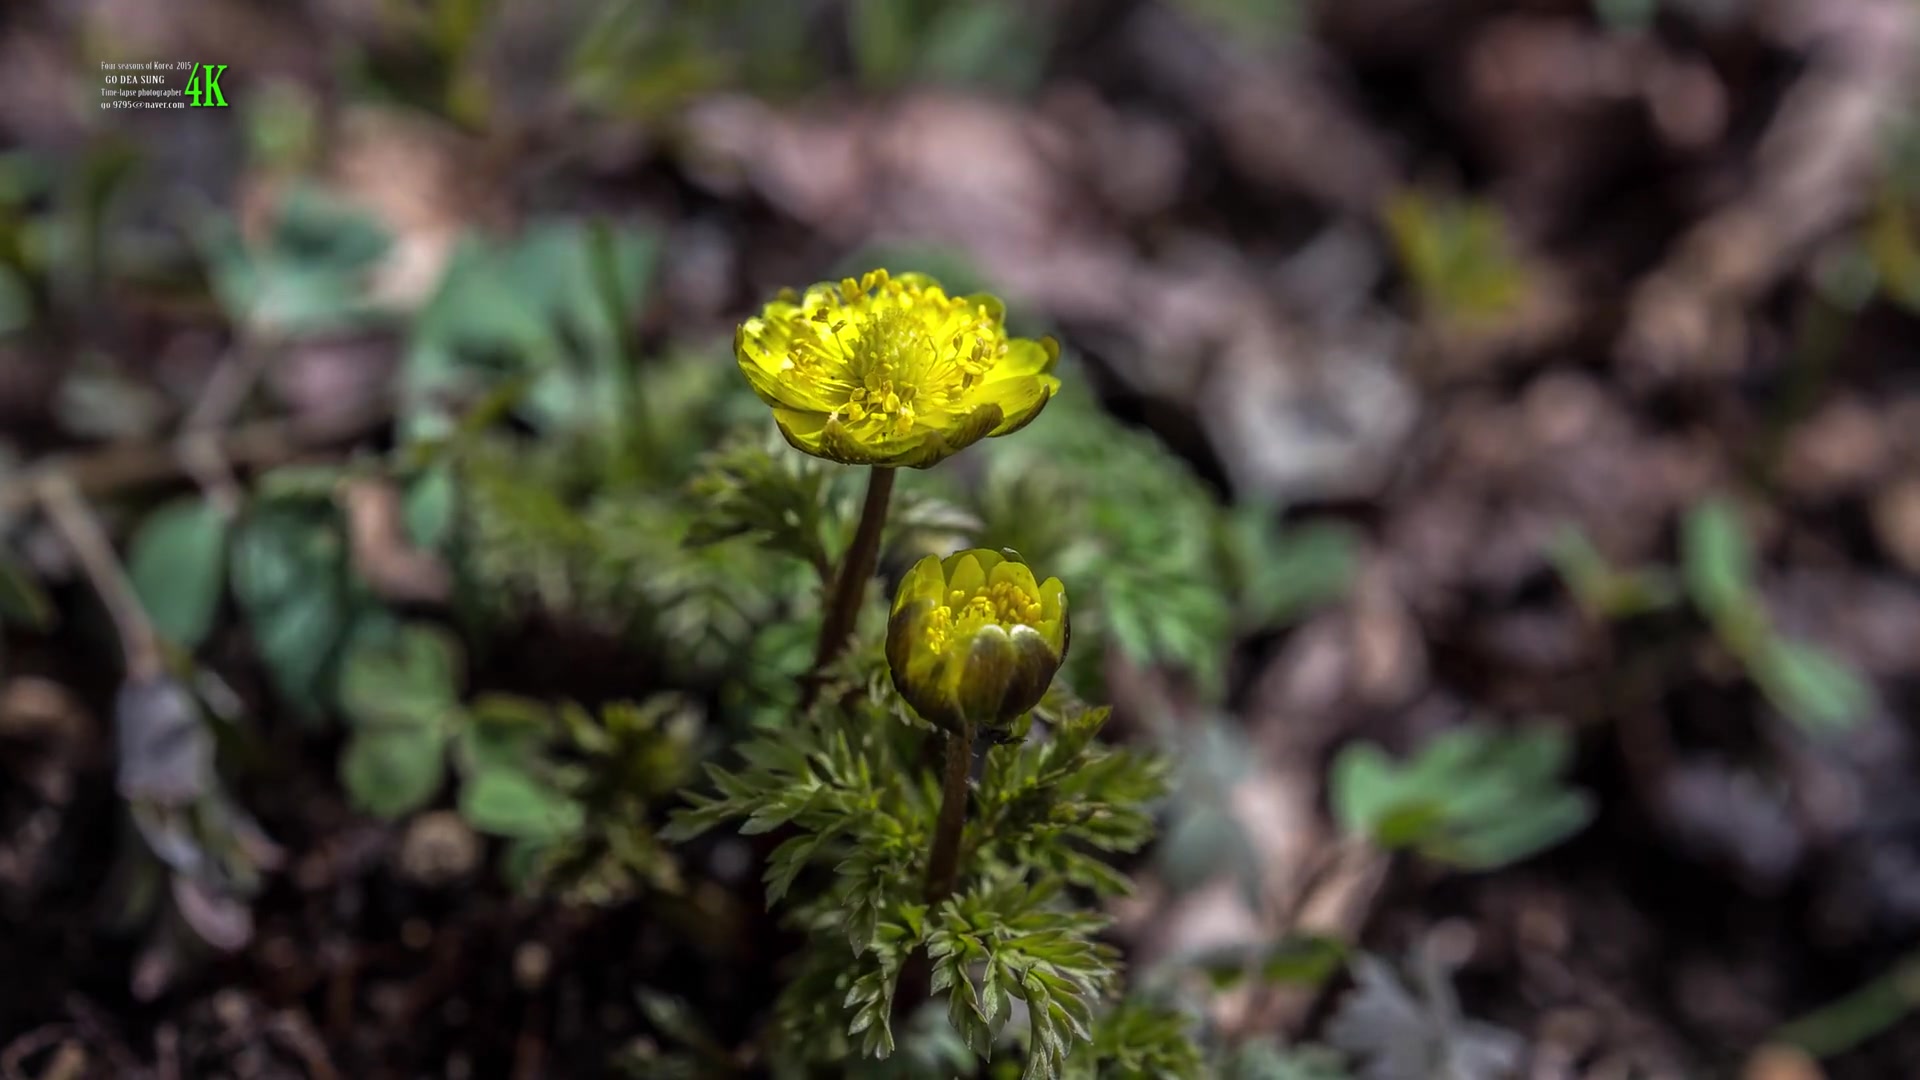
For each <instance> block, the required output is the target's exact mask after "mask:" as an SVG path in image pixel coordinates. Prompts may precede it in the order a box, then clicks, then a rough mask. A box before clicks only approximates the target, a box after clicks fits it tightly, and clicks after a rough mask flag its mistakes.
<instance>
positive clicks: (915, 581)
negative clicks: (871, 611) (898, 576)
mask: <svg viewBox="0 0 1920 1080" xmlns="http://www.w3.org/2000/svg"><path fill="white" fill-rule="evenodd" d="M946 593H947V579H946V574H945V573H943V572H942V571H941V569H940V556H938V555H929V556H927V557H926V558H924V559H921V560H920V561H919V562H917V563H914V564H913V569H911V570H909V571H907V576H906V578H905V579H904V580H902V581H901V582H900V591H899V593H898V594H896V595H895V596H894V598H893V610H895V611H899V610H900V609H901V608H903V607H905V606H907V605H908V604H910V603H913V602H914V601H916V600H925V601H928V602H929V603H930V604H932V605H933V606H935V607H938V606H939V605H940V602H941V601H942V600H944V599H945V598H946Z"/></svg>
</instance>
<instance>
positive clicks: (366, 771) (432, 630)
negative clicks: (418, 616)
mask: <svg viewBox="0 0 1920 1080" xmlns="http://www.w3.org/2000/svg"><path fill="white" fill-rule="evenodd" d="M458 670H459V645H458V643H457V642H455V641H454V640H453V639H452V638H451V637H450V636H449V635H448V634H447V633H446V632H445V631H443V630H441V629H439V628H438V627H435V626H431V625H428V624H425V623H401V622H398V621H396V620H394V619H393V618H392V617H391V616H389V615H387V614H385V613H384V612H372V613H368V614H366V615H363V616H361V618H360V619H358V620H357V621H356V622H355V623H354V627H353V631H352V633H351V635H350V636H349V638H348V640H347V643H346V647H345V649H344V650H343V651H342V653H341V656H340V675H339V694H340V707H341V709H342V711H344V712H345V713H346V715H347V718H348V720H349V721H351V722H352V724H353V726H354V732H353V735H352V737H351V738H350V739H349V741H348V744H347V750H346V753H345V755H344V756H343V757H342V758H341V761H340V779H341V782H342V783H343V784H345V785H346V788H347V791H348V792H349V793H350V794H351V795H352V796H353V800H354V804H355V805H356V806H359V807H360V808H361V809H363V810H366V811H367V812H369V813H372V814H376V815H378V816H381V817H388V818H391V817H397V816H400V815H402V814H407V813H411V812H412V811H414V810H417V809H419V808H420V807H422V806H424V805H426V803H427V801H428V800H430V799H432V798H433V796H434V794H435V793H436V792H438V791H439V790H440V785H441V783H442V782H443V781H444V779H445V776H446V762H445V757H446V741H447V736H448V735H449V734H450V733H451V731H452V724H451V720H452V717H453V716H454V715H455V713H456V711H457V709H458V705H457V703H456V698H457V695H458V692H459V688H458V685H457V683H458V678H459V675H458Z"/></svg>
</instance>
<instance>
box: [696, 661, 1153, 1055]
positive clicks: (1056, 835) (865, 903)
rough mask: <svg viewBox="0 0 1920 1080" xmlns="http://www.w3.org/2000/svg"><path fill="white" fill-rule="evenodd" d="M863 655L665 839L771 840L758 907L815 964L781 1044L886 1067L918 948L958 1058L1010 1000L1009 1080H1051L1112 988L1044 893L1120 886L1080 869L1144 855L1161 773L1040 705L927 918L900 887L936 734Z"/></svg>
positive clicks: (1095, 726)
mask: <svg viewBox="0 0 1920 1080" xmlns="http://www.w3.org/2000/svg"><path fill="white" fill-rule="evenodd" d="M875 629H878V628H877V627H876V628H875ZM876 655H877V649H876V648H875V643H874V642H873V641H871V640H869V641H868V642H866V643H865V644H864V646H862V647H860V648H857V649H856V650H855V651H854V653H853V655H852V656H850V657H849V658H848V659H847V661H845V662H844V663H842V664H841V665H840V667H839V668H838V669H837V672H836V674H837V678H836V680H835V681H834V682H833V683H832V684H831V685H830V686H829V689H828V690H827V692H826V693H825V694H824V695H823V698H824V699H825V700H826V701H828V702H837V703H839V704H836V705H829V706H823V707H821V708H817V709H815V710H813V711H812V713H810V714H809V715H808V716H807V717H805V718H804V719H799V720H796V721H795V722H794V723H793V724H792V725H790V726H788V727H786V728H784V729H781V730H778V731H772V732H769V733H767V734H766V735H764V736H761V737H757V738H754V739H752V740H750V741H748V742H746V743H745V744H743V745H741V746H740V747H738V752H739V755H740V757H741V758H742V759H743V761H744V763H745V765H744V767H743V768H742V769H740V770H739V771H734V770H730V769H727V768H723V767H721V766H718V765H709V766H708V767H707V771H708V776H709V779H710V780H711V782H712V786H713V789H714V790H713V794H704V793H694V794H691V795H689V800H690V801H691V803H692V806H691V807H690V808H689V809H687V810H684V811H682V812H680V813H679V814H677V815H676V816H675V820H674V822H673V824H672V825H671V826H670V827H669V829H668V830H667V833H666V835H667V836H668V838H669V839H673V840H684V839H689V838H691V837H693V836H696V835H699V834H700V833H702V832H705V831H706V830H708V829H711V828H713V827H714V826H716V825H719V824H722V823H724V822H728V821H737V822H739V823H740V831H741V832H742V833H743V834H746V835H753V834H759V833H767V832H773V831H775V830H782V831H784V832H786V833H788V836H787V838H786V839H785V840H783V841H782V842H781V843H780V844H779V846H777V847H776V848H775V849H774V850H773V853H772V854H771V855H770V856H769V858H768V860H767V869H766V882H767V896H768V902H769V903H770V904H773V903H779V902H782V901H786V902H788V904H789V907H790V908H791V910H792V919H793V921H794V922H795V923H796V924H797V925H799V926H801V927H803V928H804V929H806V930H808V931H809V932H810V934H812V935H813V941H814V944H813V946H812V947H811V949H810V954H818V955H813V956H812V959H811V961H810V963H809V967H808V969H807V971H806V972H803V973H802V975H801V976H800V977H799V978H798V979H796V980H795V982H794V983H793V984H791V986H790V987H789V989H788V992H787V994H786V995H784V996H783V1004H782V1009H781V1023H780V1030H781V1036H780V1039H781V1042H782V1044H783V1045H788V1046H792V1047H796V1048H799V1047H809V1048H811V1049H808V1050H806V1051H804V1053H806V1054H807V1055H808V1057H809V1058H810V1059H812V1058H813V1057H814V1055H816V1054H820V1055H823V1057H822V1058H821V1059H822V1060H832V1056H831V1055H832V1049H831V1048H832V1047H833V1046H835V1045H841V1044H843V1043H844V1042H845V1040H847V1039H849V1038H853V1039H857V1042H858V1047H857V1048H858V1052H859V1053H861V1054H863V1055H867V1056H878V1057H885V1056H887V1055H889V1054H891V1053H892V1052H893V1051H894V1050H895V1049H896V1045H897V1044H896V1038H895V1033H894V1030H893V1025H892V1012H893V995H894V992H895V989H896V986H897V982H898V978H899V975H900V971H901V968H902V965H903V964H904V962H905V959H906V957H907V956H908V955H909V954H911V953H912V952H913V950H914V949H916V948H925V949H926V950H927V953H928V955H929V956H930V957H931V958H932V960H933V962H934V969H933V989H934V991H935V993H936V994H941V993H944V994H945V995H946V998H947V1010H946V1012H947V1017H948V1019H949V1021H950V1022H951V1024H952V1027H953V1030H954V1031H956V1032H958V1033H959V1035H960V1037H961V1039H962V1041H963V1042H964V1043H965V1044H966V1045H967V1046H969V1047H971V1048H972V1049H973V1051H974V1052H975V1053H976V1054H978V1055H979V1056H980V1057H982V1058H983V1059H984V1058H986V1057H988V1056H989V1055H990V1054H991V1053H992V1052H993V1049H994V1047H995V1046H996V1045H997V1044H998V1043H999V1041H1000V1040H1001V1038H1002V1036H1003V1034H1005V1033H1006V1029H1007V1027H1008V1023H1009V1020H1010V1018H1011V1017H1012V1015H1013V1012H1012V1003H1013V1002H1016V1001H1018V1002H1022V1003H1024V1004H1025V1006H1026V1016H1027V1024H1026V1027H1025V1028H1024V1029H1023V1038H1024V1040H1025V1047H1026V1055H1027V1056H1026V1070H1027V1071H1026V1075H1028V1076H1033V1077H1041V1076H1047V1077H1051V1076H1055V1075H1058V1070H1059V1069H1060V1068H1061V1066H1062V1064H1063V1062H1065V1061H1066V1060H1067V1053H1068V1051H1069V1049H1070V1048H1071V1047H1072V1046H1074V1045H1075V1044H1077V1043H1080V1042H1084V1041H1085V1040H1087V1039H1088V1038H1089V1037H1090V1035H1091V1032H1092V1030H1093V1028H1092V1024H1093V1020H1094V1017H1095V1014H1096V1009H1095V1005H1096V1002H1097V1001H1098V1000H1099V998H1100V996H1101V995H1102V994H1103V993H1104V992H1106V990H1107V989H1108V988H1109V987H1110V985H1111V982H1112V980H1113V978H1114V963H1113V959H1114V958H1113V956H1112V954H1111V952H1110V951H1109V950H1108V949H1107V948H1106V947H1105V946H1103V945H1100V944H1099V943H1097V942H1096V941H1095V940H1094V935H1095V934H1096V933H1097V932H1098V931H1099V929H1100V928H1101V927H1102V925H1103V924H1104V923H1103V920H1102V919H1100V918H1099V917H1097V916H1093V915H1090V914H1087V913H1085V912H1080V911H1076V910H1074V909H1073V908H1072V907H1071V906H1069V905H1068V904H1066V903H1065V894H1064V892H1063V890H1064V889H1065V887H1066V886H1067V885H1069V884H1073V885H1078V886H1082V887H1085V888H1088V889H1091V890H1093V891H1095V892H1096V893H1111V892H1118V891H1123V890H1124V889H1125V888H1126V880H1125V879H1124V878H1123V877H1121V876H1120V875H1118V874H1117V873H1115V872H1114V871H1113V870H1112V868H1111V867H1108V866H1106V865H1105V864H1104V863H1102V862H1101V861H1099V859H1098V858H1097V857H1096V856H1095V854H1094V853H1113V852H1128V851H1134V850H1137V849H1138V848H1139V847H1140V846H1141V845H1142V844H1144V843H1145V842H1146V840H1147V839H1148V837H1149V836H1150V834H1151V818H1150V817H1149V816H1148V814H1147V812H1146V806H1147V805H1148V804H1149V803H1150V802H1151V801H1152V800H1153V799H1155V798H1157V797H1158V796H1159V795H1160V794H1161V793H1162V791H1163V790H1164V781H1163V776H1164V771H1165V769H1164V766H1163V765H1162V764H1161V763H1160V762H1158V761H1156V760H1155V759H1153V758H1151V757H1150V756H1147V755H1143V754H1139V753H1135V752H1131V751H1116V750H1112V749H1110V748H1107V747H1104V746H1101V745H1099V744H1098V743H1097V742H1095V740H1094V737H1095V735H1096V734H1097V733H1098V731H1099V729H1100V727H1101V725H1102V724H1103V723H1104V721H1105V719H1106V713H1107V711H1106V710H1105V709H1084V708H1080V707H1078V706H1075V705H1072V704H1071V703H1069V704H1067V705H1066V706H1065V707H1064V708H1062V707H1060V706H1059V705H1057V704H1055V705H1048V706H1043V708H1042V710H1040V711H1039V714H1038V715H1039V718H1040V719H1041V720H1042V721H1044V723H1045V727H1046V729H1047V736H1046V737H1044V738H1043V737H1041V736H1040V735H1038V734H1035V735H1034V736H1033V737H1031V738H1028V739H1026V740H1024V741H1021V742H1017V743H1012V744H1007V745H1002V746H996V747H994V748H993V749H992V750H991V751H989V753H988V754H987V761H986V770H985V773H984V775H983V778H982V780H981V782H980V784H979V786H978V788H977V790H976V796H975V799H974V807H973V810H972V811H971V813H970V815H969V821H968V826H967V829H966V831H965V833H964V834H963V840H962V845H961V847H962V868H961V881H962V883H963V886H964V888H963V891H962V892H961V894H960V895H959V896H957V897H955V898H952V899H950V900H948V901H947V902H946V903H945V904H943V905H942V906H941V908H940V909H939V911H937V912H934V913H931V914H930V913H929V912H928V911H927V910H926V907H925V905H924V904H923V903H921V902H920V888H921V883H922V882H923V881H924V879H925V877H926V855H927V848H928V845H929V843H930V841H931V837H932V832H933V823H934V817H935V815H936V813H937V811H938V801H939V792H938V780H937V777H936V775H935V772H934V768H933V765H932V760H931V759H930V758H929V757H928V756H927V751H928V750H930V749H933V748H934V747H937V745H938V744H937V743H932V744H931V745H929V743H930V740H934V739H938V738H941V736H939V735H938V734H937V733H935V732H932V731H931V730H929V729H928V728H927V727H926V726H925V725H921V724H914V725H911V726H910V725H909V724H906V723H900V722H897V721H898V720H900V719H904V717H901V716H900V715H899V706H898V704H897V703H896V702H895V701H894V700H893V699H892V692H891V689H890V687H889V686H887V685H886V683H885V682H884V680H885V669H884V658H880V666H878V667H876V666H875V657H876ZM1056 709H1057V710H1058V711H1056ZM1039 726H1040V725H1038V724H1036V728H1038V727H1039ZM815 868H817V869H818V870H821V871H826V872H827V873H826V874H825V875H824V876H823V875H820V874H813V873H811V871H812V870H813V869H815ZM803 883H806V884H807V886H808V887H807V888H805V889H802V887H801V886H802V884H803ZM795 895H799V896H800V897H801V898H800V899H799V900H797V901H796V900H794V899H792V896H795ZM836 952H837V953H838V955H839V956H840V957H841V960H840V961H839V962H838V963H835V962H834V961H833V959H832V958H833V956H834V955H835V953H836ZM834 1004H838V1005H839V1008H837V1009H836V1008H834V1007H832V1006H833V1005H834ZM847 1010H850V1012H849V1011H847ZM846 1045H848V1047H849V1049H852V1045H851V1044H846ZM797 1052H800V1051H797Z"/></svg>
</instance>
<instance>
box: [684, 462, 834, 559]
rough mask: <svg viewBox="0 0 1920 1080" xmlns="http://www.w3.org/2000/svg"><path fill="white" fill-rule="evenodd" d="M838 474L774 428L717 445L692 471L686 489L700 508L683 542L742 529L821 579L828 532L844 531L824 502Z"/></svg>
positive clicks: (713, 539) (830, 544)
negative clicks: (787, 441) (703, 464)
mask: <svg viewBox="0 0 1920 1080" xmlns="http://www.w3.org/2000/svg"><path fill="white" fill-rule="evenodd" d="M840 472H844V470H840ZM836 475H837V473H836V472H834V471H829V469H828V468H827V467H826V466H825V465H824V464H823V463H822V462H821V461H820V460H819V459H818V458H812V457H808V456H806V455H804V454H801V453H800V452H798V451H796V450H793V449H792V448H791V447H788V446H786V444H785V442H784V441H783V440H782V439H781V438H780V436H779V435H778V434H776V433H772V432H767V433H764V434H762V435H761V436H759V437H758V438H752V437H748V438H745V439H736V440H734V441H733V442H732V443H729V444H726V445H723V446H722V447H721V448H720V449H719V450H717V451H715V452H714V453H713V455H712V456H711V457H710V458H709V459H708V460H707V463H706V467H705V468H704V469H703V470H702V471H701V472H700V474H699V475H697V476H696V477H694V480H693V483H692V489H691V495H692V496H693V498H694V499H695V500H696V503H697V505H698V506H699V509H698V510H697V511H696V512H695V516H694V519H693V524H692V526H691V527H690V528H689V529H688V530H687V538H686V542H687V543H688V544H691V545H694V546H703V545H706V544H713V543H718V542H719V541H722V540H731V539H733V538H735V537H745V538H747V539H749V540H751V541H753V542H754V543H757V544H759V545H760V546H762V547H765V548H768V549H770V550H772V551H776V552H779V553H781V554H783V555H790V556H792V557H794V558H796V559H799V560H800V561H801V562H804V563H806V564H807V565H808V566H810V567H812V568H813V569H814V571H815V572H816V573H817V574H818V575H819V576H820V579H821V580H822V581H825V580H827V579H828V578H829V577H830V576H831V573H832V555H831V553H830V552H831V549H832V548H834V547H835V546H837V545H836V544H835V543H834V540H833V538H832V537H830V536H829V532H840V531H843V530H842V529H841V526H842V524H843V521H842V519H841V517H840V516H839V515H837V514H834V513H832V508H831V507H830V505H829V503H830V501H831V500H830V498H829V496H830V495H831V494H832V491H831V489H832V487H833V486H834V485H833V480H834V478H835V476H836Z"/></svg>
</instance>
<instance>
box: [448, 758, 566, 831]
mask: <svg viewBox="0 0 1920 1080" xmlns="http://www.w3.org/2000/svg"><path fill="white" fill-rule="evenodd" d="M460 813H461V814H462V816H464V817H465V818H466V819H467V821H468V823H470V824H471V825H472V826H473V827H474V828H476V829H479V830H480V831H481V832H486V833H493V834H494V835H496V836H508V837H516V838H521V839H527V840H541V841H544V840H555V839H559V838H560V837H563V836H567V835H569V834H571V833H574V832H577V831H579V829H580V827H581V825H582V824H583V823H584V812H583V810H582V809H581V806H580V804H579V803H577V802H575V801H574V800H573V799H571V798H569V797H568V796H567V795H566V794H564V793H563V792H560V791H558V790H556V789H554V788H553V787H551V786H549V785H546V784H542V783H541V782H539V781H538V780H537V779H535V778H534V777H533V776H532V775H531V774H529V773H527V772H523V771H521V770H518V769H502V768H491V769H486V770H483V771H481V772H479V773H476V774H475V775H473V776H471V777H469V778H468V779H467V781H466V783H465V784H463V785H462V786H461V788H460Z"/></svg>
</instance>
